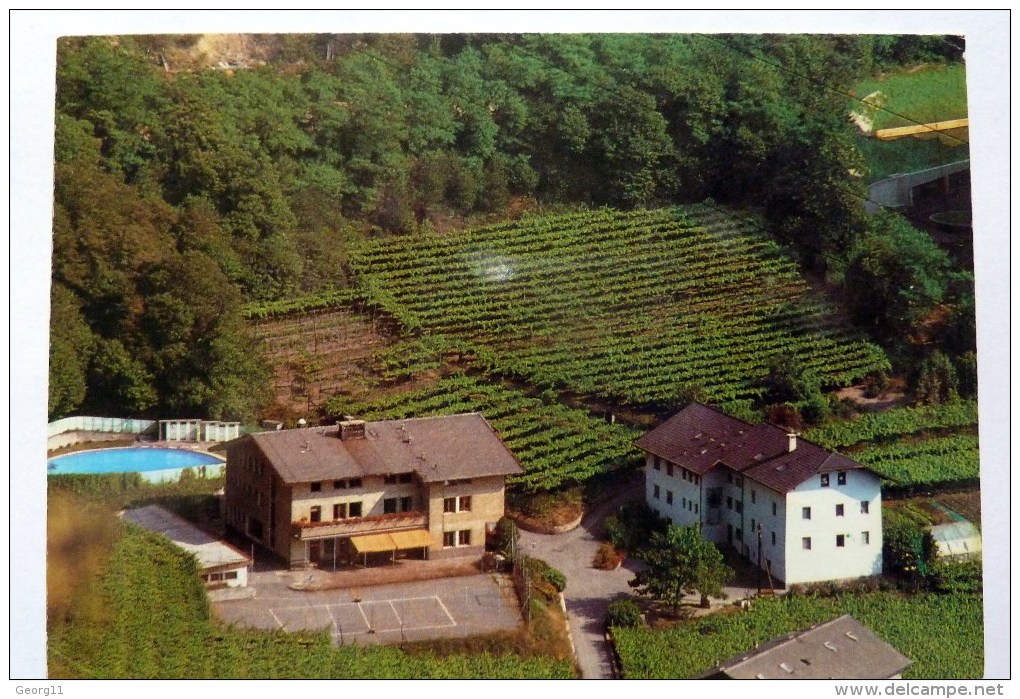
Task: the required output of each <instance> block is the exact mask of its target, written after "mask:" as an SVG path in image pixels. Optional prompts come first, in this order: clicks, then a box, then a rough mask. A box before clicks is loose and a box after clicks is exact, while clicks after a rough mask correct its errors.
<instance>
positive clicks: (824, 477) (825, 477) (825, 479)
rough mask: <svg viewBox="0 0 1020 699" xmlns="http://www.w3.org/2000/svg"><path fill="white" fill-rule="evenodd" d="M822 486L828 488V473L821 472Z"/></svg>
mask: <svg viewBox="0 0 1020 699" xmlns="http://www.w3.org/2000/svg"><path fill="white" fill-rule="evenodd" d="M822 487H823V488H828V487H829V474H828V473H823V474H822Z"/></svg>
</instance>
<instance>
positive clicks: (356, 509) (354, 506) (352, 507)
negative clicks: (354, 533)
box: [347, 502, 361, 517]
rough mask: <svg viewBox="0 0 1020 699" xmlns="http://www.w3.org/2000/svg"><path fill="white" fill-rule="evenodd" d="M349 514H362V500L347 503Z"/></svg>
mask: <svg viewBox="0 0 1020 699" xmlns="http://www.w3.org/2000/svg"><path fill="white" fill-rule="evenodd" d="M347 516H348V517H360V516H361V503H360V502H349V503H347Z"/></svg>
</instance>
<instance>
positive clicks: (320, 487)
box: [312, 483, 322, 493]
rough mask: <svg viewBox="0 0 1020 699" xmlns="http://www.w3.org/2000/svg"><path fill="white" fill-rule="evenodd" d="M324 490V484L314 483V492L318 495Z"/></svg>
mask: <svg viewBox="0 0 1020 699" xmlns="http://www.w3.org/2000/svg"><path fill="white" fill-rule="evenodd" d="M321 490H322V483H312V492H313V493H318V492H319V491H321Z"/></svg>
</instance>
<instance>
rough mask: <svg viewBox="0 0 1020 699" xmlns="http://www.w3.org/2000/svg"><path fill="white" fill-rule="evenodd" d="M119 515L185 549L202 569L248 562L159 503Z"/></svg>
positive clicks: (233, 550) (226, 544)
mask: <svg viewBox="0 0 1020 699" xmlns="http://www.w3.org/2000/svg"><path fill="white" fill-rule="evenodd" d="M121 517H122V518H124V519H125V520H127V521H128V522H133V523H135V524H137V525H139V526H141V527H144V528H145V529H148V530H149V531H150V532H153V533H155V534H162V535H163V536H165V537H167V538H168V539H170V540H171V541H173V542H174V543H175V544H177V545H178V546H180V547H181V548H182V549H184V550H185V551H188V552H189V553H193V554H194V555H195V558H197V559H198V565H199V567H200V568H201V569H202V570H208V569H210V568H220V567H224V566H241V565H248V564H249V563H251V559H250V558H249V557H248V556H246V555H244V554H243V553H241V552H240V551H238V550H237V549H235V548H234V547H232V546H231V545H230V544H228V543H226V542H224V541H221V540H219V539H217V538H216V537H214V536H212V535H211V534H207V533H206V532H204V531H202V530H201V529H199V528H198V527H196V526H195V525H193V524H191V523H190V522H187V521H185V520H183V519H181V518H180V517H178V516H177V515H175V514H173V513H172V512H169V511H167V510H165V509H163V508H162V507H160V506H159V505H148V506H146V507H140V508H138V509H136V510H125V511H124V512H122V513H121Z"/></svg>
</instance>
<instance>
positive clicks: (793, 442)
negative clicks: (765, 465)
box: [786, 432, 798, 452]
mask: <svg viewBox="0 0 1020 699" xmlns="http://www.w3.org/2000/svg"><path fill="white" fill-rule="evenodd" d="M797 436H798V435H797V433H796V432H787V433H786V438H787V439H789V440H790V442H789V444H788V445H787V447H786V451H787V452H792V451H794V450H795V449H796V448H797Z"/></svg>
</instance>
